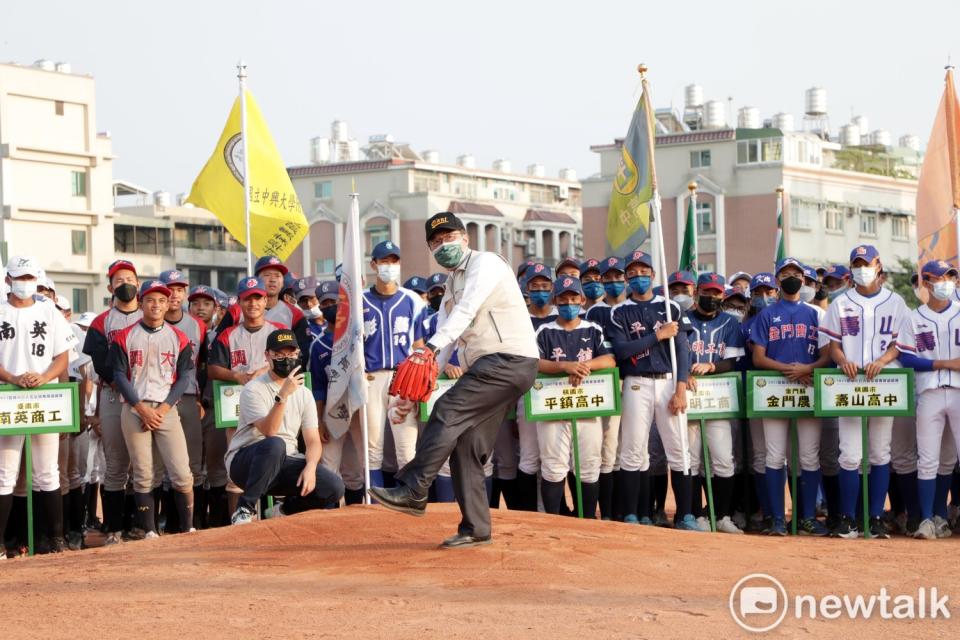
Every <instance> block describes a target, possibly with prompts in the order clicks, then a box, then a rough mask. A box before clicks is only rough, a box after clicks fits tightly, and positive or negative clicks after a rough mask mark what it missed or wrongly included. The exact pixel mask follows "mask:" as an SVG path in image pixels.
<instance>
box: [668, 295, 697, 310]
mask: <svg viewBox="0 0 960 640" xmlns="http://www.w3.org/2000/svg"><path fill="white" fill-rule="evenodd" d="M670 299H671V300H673V301H674V302H676V303H677V304H678V305H680V308H681V309H683V310H684V311H689V310H690V309H691V308H692V307H693V298H691V297H690V296H688V295H687V294H685V293H681V294H680V295H678V296H671V297H670Z"/></svg>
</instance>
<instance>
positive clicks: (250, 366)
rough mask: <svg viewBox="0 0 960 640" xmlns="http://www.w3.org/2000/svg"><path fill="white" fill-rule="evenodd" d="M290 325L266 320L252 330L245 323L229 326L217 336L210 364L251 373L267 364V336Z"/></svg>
mask: <svg viewBox="0 0 960 640" xmlns="http://www.w3.org/2000/svg"><path fill="white" fill-rule="evenodd" d="M287 328H288V327H286V326H284V325H282V324H278V323H276V322H265V323H264V324H263V325H262V326H261V327H260V328H258V329H254V330H253V331H251V330H250V329H247V327H245V326H244V325H243V324H234V325H231V326H229V327H227V328H226V329H225V330H224V331H222V332H221V333H220V335H218V336H217V339H216V340H215V341H214V343H213V351H212V352H211V353H210V364H212V365H217V366H218V367H223V368H225V369H232V370H233V371H236V372H238V373H250V372H252V371H257V370H259V369H262V368H264V367H266V366H267V364H268V363H267V354H266V351H267V337H268V336H269V335H270V334H271V333H273V332H274V331H276V330H277V329H287Z"/></svg>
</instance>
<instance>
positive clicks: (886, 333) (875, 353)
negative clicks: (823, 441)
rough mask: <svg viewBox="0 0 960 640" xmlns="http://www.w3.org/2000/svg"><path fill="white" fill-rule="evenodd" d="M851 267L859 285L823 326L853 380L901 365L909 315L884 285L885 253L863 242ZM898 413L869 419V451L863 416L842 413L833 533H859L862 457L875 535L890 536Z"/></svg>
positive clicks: (852, 257)
mask: <svg viewBox="0 0 960 640" xmlns="http://www.w3.org/2000/svg"><path fill="white" fill-rule="evenodd" d="M850 266H851V269H850V270H851V272H852V274H853V281H854V283H855V285H856V286H855V287H854V288H852V289H848V290H847V291H846V292H844V294H843V295H841V296H839V297H838V298H837V299H836V300H834V301H833V302H832V303H831V304H830V307H829V309H827V315H826V316H825V317H824V319H823V324H822V325H821V331H823V332H824V333H826V334H827V337H828V338H830V340H831V344H830V357H831V358H832V359H833V361H834V362H835V363H836V364H837V366H838V367H839V368H841V369H842V370H843V372H844V373H845V374H846V375H847V376H849V377H850V378H851V379H852V378H854V377H855V376H856V375H857V372H858V370H860V369H863V371H864V373H865V374H866V376H867V379H872V378H873V377H874V376H876V375H877V374H878V373H880V372H881V371H882V370H883V369H884V368H886V367H890V366H896V364H897V354H898V353H899V352H898V351H897V346H896V339H897V335H898V334H899V332H900V326H901V324H902V323H903V321H904V320H905V319H906V318H907V315H908V314H909V309H907V305H906V303H904V301H903V298H901V297H900V296H899V295H897V294H896V293H894V292H893V291H890V290H888V289H884V288H883V287H882V286H881V284H880V281H879V278H878V273H879V271H880V269H881V268H882V264H881V262H880V254H879V252H877V250H876V248H875V247H873V246H871V245H859V246H857V247H855V248H854V249H853V251H852V252H851V253H850ZM892 428H893V418H890V417H871V418H870V420H869V449H870V450H869V452H865V451H862V446H861V433H860V418H858V417H842V418H840V420H839V429H840V511H841V513H842V516H841V521H840V524H839V525H838V526H837V528H836V529H835V530H834V531H833V532H832V535H836V536H838V537H841V538H854V537H856V536H857V535H858V528H857V527H858V524H857V521H856V520H855V519H854V509H855V508H856V502H857V493H858V490H859V484H860V482H859V476H858V471H859V469H860V463H861V458H862V457H863V456H868V458H869V461H870V483H869V485H870V495H869V496H864V498H863V499H864V500H868V502H869V505H868V506H869V513H870V535H872V536H875V537H877V538H886V537H888V536H887V532H886V528H885V527H884V525H883V522H881V520H880V516H881V514H882V513H883V505H884V502H885V501H886V496H887V489H888V486H889V481H890V439H891V429H892Z"/></svg>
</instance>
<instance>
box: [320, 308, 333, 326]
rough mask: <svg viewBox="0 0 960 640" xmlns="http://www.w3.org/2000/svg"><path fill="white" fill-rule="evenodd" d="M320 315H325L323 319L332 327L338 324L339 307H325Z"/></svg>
mask: <svg viewBox="0 0 960 640" xmlns="http://www.w3.org/2000/svg"><path fill="white" fill-rule="evenodd" d="M320 313H322V314H323V319H324V320H325V321H326V323H327V324H328V325H330V326H331V327H332V326H334V325H336V324H337V305H335V304H332V305H330V306H329V307H324V308H323V309H320Z"/></svg>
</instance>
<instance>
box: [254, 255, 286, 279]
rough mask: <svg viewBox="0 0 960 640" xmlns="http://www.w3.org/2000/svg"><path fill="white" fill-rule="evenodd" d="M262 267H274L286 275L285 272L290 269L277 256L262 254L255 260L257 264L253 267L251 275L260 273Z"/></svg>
mask: <svg viewBox="0 0 960 640" xmlns="http://www.w3.org/2000/svg"><path fill="white" fill-rule="evenodd" d="M264 269H276V270H277V271H279V272H280V273H282V274H283V275H287V272H289V271H290V270H289V269H287V265H285V264H283V261H282V260H280V258H278V257H277V256H263V257H262V258H260V259H259V260H257V264H256V265H255V266H254V267H253V275H255V276H258V275H260V272H261V271H263V270H264Z"/></svg>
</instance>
